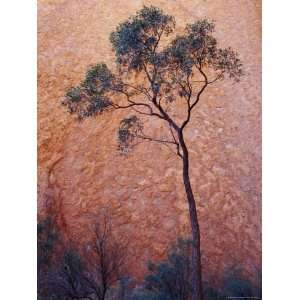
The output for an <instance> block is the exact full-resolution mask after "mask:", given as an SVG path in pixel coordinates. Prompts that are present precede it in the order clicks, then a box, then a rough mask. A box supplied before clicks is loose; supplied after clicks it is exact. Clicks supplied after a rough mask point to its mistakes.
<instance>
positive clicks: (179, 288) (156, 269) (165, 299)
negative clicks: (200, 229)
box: [136, 239, 191, 300]
mask: <svg viewBox="0 0 300 300" xmlns="http://www.w3.org/2000/svg"><path fill="white" fill-rule="evenodd" d="M190 252H191V242H190V241H189V240H184V239H179V240H178V241H177V242H176V243H175V244H174V245H173V246H172V247H171V249H170V251H169V255H168V258H167V261H165V262H161V263H158V264H154V263H152V262H150V263H149V265H148V269H149V271H150V272H151V273H150V274H149V275H147V276H146V277H145V290H144V291H143V294H142V298H138V295H137V296H136V299H149V300H150V299H153V300H186V299H189V297H190V293H191V286H190V261H189V256H190Z"/></svg>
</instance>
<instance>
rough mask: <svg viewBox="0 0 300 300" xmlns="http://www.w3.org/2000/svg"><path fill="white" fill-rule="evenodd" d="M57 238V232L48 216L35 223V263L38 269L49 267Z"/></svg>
mask: <svg viewBox="0 0 300 300" xmlns="http://www.w3.org/2000/svg"><path fill="white" fill-rule="evenodd" d="M57 239H58V233H57V230H56V227H55V226H54V223H53V220H52V218H50V217H47V218H45V219H44V220H42V221H40V222H39V223H38V224H37V260H38V261H37V263H38V269H42V268H44V267H49V265H50V263H51V259H52V255H53V251H54V247H55V242H56V241H57Z"/></svg>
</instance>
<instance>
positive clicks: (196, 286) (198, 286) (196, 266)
mask: <svg viewBox="0 0 300 300" xmlns="http://www.w3.org/2000/svg"><path fill="white" fill-rule="evenodd" d="M178 137H179V143H180V146H181V149H182V161H183V183H184V188H185V192H186V196H187V200H188V203H189V214H190V223H191V230H192V259H191V271H192V274H191V277H192V278H191V280H192V298H191V300H204V297H203V285H202V265H201V253H200V250H201V244H200V226H199V222H198V216H197V209H196V203H195V198H194V194H193V190H192V186H191V182H190V176H189V152H188V149H187V147H186V144H185V141H184V137H183V133H182V131H181V132H179V133H178Z"/></svg>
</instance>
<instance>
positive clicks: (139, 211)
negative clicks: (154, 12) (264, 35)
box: [38, 0, 261, 278]
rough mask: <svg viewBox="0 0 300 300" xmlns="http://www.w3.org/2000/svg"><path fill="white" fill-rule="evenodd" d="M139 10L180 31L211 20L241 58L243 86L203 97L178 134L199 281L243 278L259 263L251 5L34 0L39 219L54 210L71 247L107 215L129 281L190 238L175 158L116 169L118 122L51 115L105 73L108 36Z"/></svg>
mask: <svg viewBox="0 0 300 300" xmlns="http://www.w3.org/2000/svg"><path fill="white" fill-rule="evenodd" d="M143 4H145V5H150V4H152V5H155V6H158V7H160V8H162V9H163V10H164V11H165V12H167V13H169V14H172V15H174V16H175V18H176V22H177V30H179V31H180V30H182V29H183V28H184V26H185V24H186V23H191V22H193V21H195V20H197V19H199V18H202V17H208V18H210V19H213V20H215V23H216V37H217V38H218V40H219V43H220V45H221V46H222V47H226V46H231V47H232V48H234V49H235V50H236V51H238V52H239V53H240V57H241V59H242V61H243V63H244V70H245V73H246V76H244V77H243V78H242V80H241V82H240V83H239V84H234V83H231V82H230V81H229V80H224V81H222V82H220V83H217V84H216V85H215V86H211V87H210V88H209V89H208V90H207V91H206V93H205V95H204V97H203V99H202V102H201V103H200V105H199V106H198V108H197V111H196V112H195V115H194V119H193V121H192V123H191V124H190V125H189V127H188V128H187V129H186V134H187V142H188V145H189V147H190V153H191V180H192V185H193V188H194V193H195V197H196V200H197V205H198V213H199V219H200V224H201V230H202V235H201V239H202V244H203V266H204V273H205V274H206V276H210V275H212V276H214V277H215V278H217V277H218V275H219V274H220V273H221V272H222V271H223V270H224V268H226V267H228V266H230V265H232V264H239V265H240V266H241V267H242V268H243V269H244V270H245V271H246V272H247V273H249V274H254V273H255V272H256V270H257V269H259V268H260V262H261V48H260V47H261V3H260V1H259V0H239V1H237V0H226V1H224V0H206V1H204V0H152V1H147V0H144V1H141V0H130V1H119V0H110V1H108V0H85V1H81V0H39V1H38V176H39V195H38V196H39V197H38V209H39V212H40V213H43V211H45V209H46V208H47V205H49V201H52V202H53V203H55V207H56V209H57V211H58V212H59V222H60V226H62V227H63V230H64V233H65V234H66V236H68V237H69V238H70V239H72V240H75V241H77V242H80V241H82V240H84V239H85V238H86V237H87V234H86V232H87V230H88V227H89V220H90V216H91V215H97V212H99V210H101V209H102V208H105V207H106V208H108V209H109V210H110V211H111V212H112V214H113V218H114V220H115V222H116V223H117V224H118V225H122V227H121V228H122V230H123V231H124V232H125V234H126V235H127V236H128V238H129V239H130V241H131V242H130V245H131V247H130V252H131V253H130V262H129V263H130V267H129V269H130V272H131V275H133V276H137V277H140V276H142V275H143V274H145V271H146V265H147V261H148V260H149V259H153V260H156V259H162V258H163V257H164V255H165V253H166V252H165V251H166V247H167V246H168V244H169V242H171V241H174V239H176V237H177V236H178V235H186V234H188V233H189V220H188V207H187V203H186V200H185V194H184V190H183V184H182V178H181V172H182V171H181V162H180V161H179V160H178V159H177V157H176V156H175V155H174V154H172V153H171V152H170V151H168V149H167V148H164V147H163V146H159V145H154V144H150V143H145V144H142V145H140V146H138V148H136V149H135V151H134V152H133V153H132V154H131V155H129V157H127V158H124V157H122V156H120V155H119V154H118V152H117V149H116V148H117V139H116V137H117V136H116V130H117V128H118V125H119V121H120V119H121V117H122V115H121V113H119V112H117V113H114V114H110V113H107V114H104V115H103V117H100V118H97V119H88V120H85V121H83V122H80V123H78V122H77V121H76V120H74V119H73V118H72V117H71V116H70V115H69V114H68V113H67V112H66V111H65V109H64V107H62V106H61V104H60V102H61V98H62V97H63V95H64V93H65V91H66V89H67V88H69V87H70V86H72V85H77V84H78V83H79V82H80V81H81V80H82V78H83V76H84V74H85V71H86V69H87V67H88V66H90V65H92V64H94V63H98V62H101V61H104V62H107V63H108V65H110V66H113V64H114V55H113V52H112V49H111V45H110V43H109V34H110V32H111V31H113V30H114V29H115V27H116V25H117V24H118V23H119V22H121V21H124V20H125V19H127V18H128V17H129V16H130V15H132V14H134V13H135V12H136V11H137V10H138V9H140V8H141V7H142V6H143ZM153 126H157V128H155V130H157V131H159V129H160V128H159V125H155V124H153Z"/></svg>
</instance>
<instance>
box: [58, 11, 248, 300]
mask: <svg viewBox="0 0 300 300" xmlns="http://www.w3.org/2000/svg"><path fill="white" fill-rule="evenodd" d="M174 29H175V20H174V17H172V16H170V15H167V14H165V13H163V12H162V11H161V10H160V9H159V8H156V7H153V6H150V7H143V8H142V9H141V10H140V11H138V12H137V13H136V15H134V16H132V17H131V18H129V19H128V20H127V21H125V22H123V23H121V24H119V26H118V27H117V28H116V30H115V31H114V32H113V33H112V34H111V36H110V41H111V43H112V46H113V49H114V51H115V55H116V65H117V71H116V72H114V73H113V72H112V71H111V70H110V69H109V68H108V67H107V65H106V64H104V63H100V64H97V65H95V66H93V67H91V68H90V69H89V70H88V71H87V73H86V77H85V79H84V80H83V82H82V83H81V84H80V85H79V86H76V87H72V88H70V89H69V90H68V91H67V93H66V96H65V98H64V100H63V105H65V106H66V107H67V108H68V111H69V112H70V113H71V114H76V115H77V116H78V118H79V120H82V119H84V118H87V117H95V116H99V115H101V114H103V113H104V112H108V111H113V110H125V111H128V112H129V111H131V112H133V113H134V114H133V115H131V114H130V113H129V115H128V116H127V117H126V118H124V119H123V120H122V121H121V122H120V127H119V130H118V141H119V149H120V150H121V151H122V152H125V153H126V152H127V151H128V150H130V149H132V148H133V147H134V146H136V145H137V144H138V143H139V142H140V141H143V140H144V141H145V140H146V141H151V142H157V143H160V144H162V145H165V146H167V147H169V148H170V149H171V150H172V151H174V152H175V153H176V155H177V156H178V157H179V159H181V161H182V170H183V183H184V188H185V192H186V197H187V201H188V205H189V218H190V223H191V232H192V254H191V255H192V259H191V261H192V265H191V269H192V279H191V281H192V300H199V299H201V300H202V299H203V287H202V265H201V251H200V250H201V245H200V228H199V221H198V216H197V208H196V202H195V198H194V194H193V190H192V186H191V182H190V176H189V165H190V158H189V151H188V146H187V144H186V141H185V135H184V132H185V128H186V127H187V126H188V124H189V123H190V121H191V119H192V116H193V113H194V110H195V108H196V106H197V105H198V104H199V103H200V99H201V97H202V95H203V93H204V91H205V90H206V89H207V88H208V87H209V86H211V85H212V84H214V83H216V82H218V81H220V80H223V79H224V78H225V76H226V75H227V77H228V78H231V79H233V80H235V81H238V80H239V78H240V76H241V75H242V74H243V71H242V64H241V61H240V59H239V58H238V54H237V53H236V52H235V51H233V50H232V49H231V48H226V49H221V48H218V45H217V40H216V38H215V37H214V36H213V32H214V29H215V25H214V23H213V22H212V21H209V20H207V19H203V20H200V21H197V22H195V23H193V24H188V25H187V26H186V28H185V33H184V34H183V35H179V36H176V37H175V38H174V39H173V40H172V41H171V42H170V43H167V41H166V39H165V38H166V37H168V36H170V35H171V34H172V33H173V31H174ZM164 39H165V40H164ZM137 82H140V83H137ZM183 105H184V106H185V108H184V110H185V115H184V116H183V117H182V118H180V117H178V116H176V112H177V113H178V112H181V113H182V112H183V108H182V106H183ZM147 118H150V119H151V120H152V121H155V120H156V121H158V122H162V123H163V124H164V125H165V129H166V131H165V134H168V137H167V138H166V137H156V136H153V135H151V134H147V133H145V131H144V126H143V121H144V120H145V119H147Z"/></svg>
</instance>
